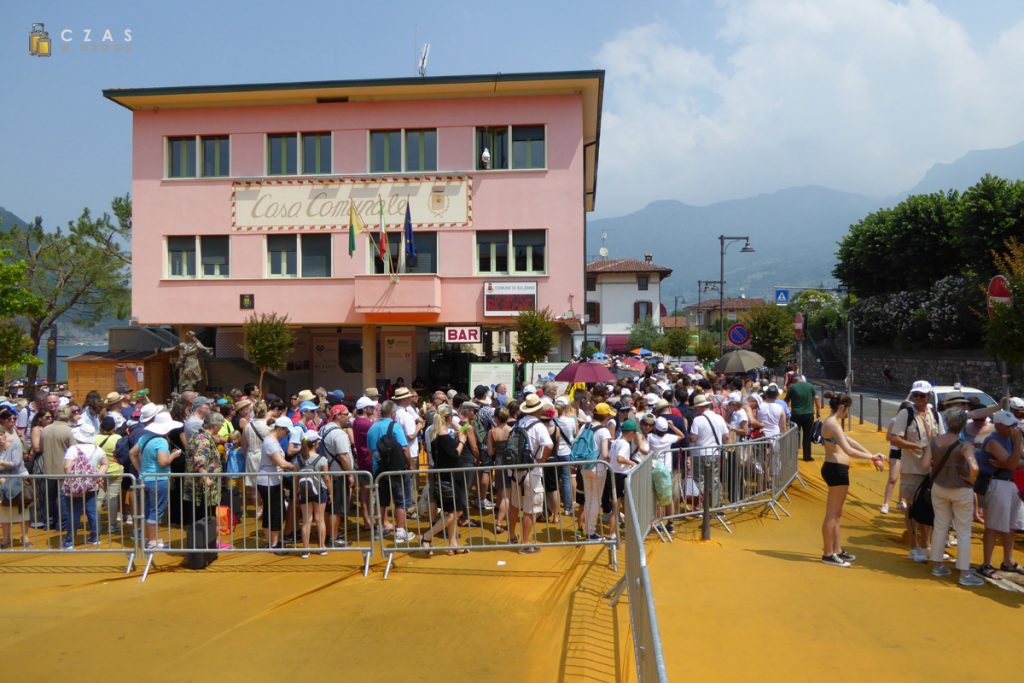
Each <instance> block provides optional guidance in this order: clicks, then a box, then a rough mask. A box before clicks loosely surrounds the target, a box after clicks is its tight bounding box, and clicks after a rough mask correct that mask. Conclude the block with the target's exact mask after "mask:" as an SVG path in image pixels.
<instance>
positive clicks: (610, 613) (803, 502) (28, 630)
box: [0, 425, 1024, 683]
mask: <svg viewBox="0 0 1024 683" xmlns="http://www.w3.org/2000/svg"><path fill="white" fill-rule="evenodd" d="M856 434H857V438H858V439H860V440H861V442H862V443H864V444H865V445H866V446H867V447H869V448H871V449H873V450H881V449H882V447H883V444H882V441H881V439H880V438H879V437H878V436H877V435H876V434H875V432H874V428H873V427H871V428H870V429H868V428H867V425H865V427H864V428H858V430H857V431H856ZM815 455H816V461H815V462H814V463H801V464H800V472H801V476H802V477H803V479H804V481H806V482H807V485H808V488H807V489H806V490H804V489H802V488H801V487H800V485H799V484H798V483H797V484H794V486H793V487H792V488H791V489H790V496H791V498H792V503H791V504H786V507H787V509H788V510H789V511H790V513H792V517H784V518H783V520H782V521H777V520H776V519H775V518H774V516H772V515H770V514H769V515H766V516H762V515H760V514H759V512H760V511H749V512H744V513H740V514H737V515H732V516H730V518H729V519H730V522H731V523H732V526H733V531H734V533H733V534H732V535H730V534H728V533H726V532H725V530H724V529H722V528H721V527H720V526H718V525H715V526H714V528H713V540H712V541H711V542H709V543H701V542H699V541H698V540H697V539H698V538H699V523H698V522H697V521H689V522H687V523H685V524H683V525H680V529H679V531H678V533H677V538H676V542H675V543H673V544H671V545H665V544H662V543H661V542H660V541H658V540H657V539H656V538H655V537H654V536H653V535H652V536H651V540H648V542H647V550H648V554H649V565H650V568H651V573H652V577H653V582H654V596H655V600H656V604H657V611H658V617H659V621H660V626H661V634H662V642H663V646H664V650H665V653H666V659H667V664H668V672H669V677H670V680H672V681H677V682H679V681H700V680H720V681H750V680H767V681H803V680H816V681H821V680H842V681H872V682H876V681H877V682H881V681H901V682H905V681H925V680H929V681H947V680H957V681H971V680H979V681H982V680H994V679H996V678H997V671H996V669H997V667H999V666H1005V665H1006V664H1007V663H1008V662H1011V661H1012V652H1014V651H1015V650H1013V649H1012V646H1009V645H1008V643H1010V642H1011V641H1009V640H1003V639H1005V638H1006V637H1008V635H1009V634H1011V633H1015V632H1018V631H1019V628H1020V625H1021V623H1022V621H1021V618H1022V616H1024V615H1022V613H1021V611H1020V607H1021V605H1022V603H1024V600H1022V598H1024V594H1019V593H1009V592H1004V591H1002V590H1000V589H998V588H996V587H993V586H988V585H986V586H985V587H984V588H980V589H962V588H959V587H958V586H957V585H956V584H955V580H954V579H955V575H954V577H947V578H945V579H935V578H932V577H931V575H930V574H929V572H928V568H927V566H926V565H921V564H916V563H913V562H911V561H909V560H907V559H906V557H905V556H906V552H905V550H904V549H903V547H902V545H901V544H900V540H901V534H902V521H901V517H900V515H899V514H898V513H890V514H889V515H888V516H882V515H881V514H880V513H879V512H878V505H879V504H880V498H881V491H882V487H883V486H884V484H885V476H886V475H885V474H883V473H877V472H874V471H873V470H872V469H870V468H868V467H863V466H862V467H857V468H854V470H853V471H852V473H851V478H852V480H853V485H852V486H851V495H850V499H849V500H848V502H847V506H846V514H845V515H844V518H843V524H844V535H843V538H844V542H845V545H846V547H847V548H848V549H849V550H850V551H851V552H853V553H854V554H856V555H857V556H858V560H857V562H856V563H855V566H854V567H853V568H851V569H842V568H836V567H828V566H825V565H823V564H821V563H819V562H818V559H819V558H820V555H821V534H820V525H821V518H822V513H823V509H824V491H825V488H824V485H823V484H822V482H821V478H820V476H819V474H818V469H819V468H820V465H821V451H820V447H816V448H815ZM784 504H785V501H784ZM979 537H980V533H978V534H976V538H979ZM980 552H981V550H980V547H979V546H978V544H977V543H975V548H974V555H973V558H974V561H975V563H976V562H977V561H978V559H979V558H980ZM158 557H160V558H161V561H160V565H159V568H158V569H157V570H156V571H154V573H153V574H151V576H150V578H149V580H148V581H147V582H146V583H141V582H140V581H139V573H138V572H136V573H133V574H129V575H124V574H119V571H121V570H123V565H119V563H120V561H121V557H120V556H117V555H111V556H107V557H100V558H99V559H97V557H96V556H92V557H86V556H84V555H82V554H76V553H70V554H60V555H27V556H10V555H7V556H2V555H0V581H2V582H3V586H4V591H3V597H2V598H0V600H2V605H3V617H4V618H3V619H2V621H0V638H2V641H3V642H4V644H5V647H4V656H3V665H2V666H3V670H4V679H5V680H12V681H13V680H31V681H36V680H39V681H43V680H53V679H56V678H57V677H58V676H60V677H62V678H70V679H71V680H76V681H92V680H104V681H109V680H112V676H117V675H124V674H126V673H129V672H130V675H132V676H133V677H139V678H141V679H145V680H160V681H163V680H175V681H249V682H252V681H278V680H287V679H294V680H299V679H300V678H302V679H306V680H310V679H309V677H310V676H314V678H313V679H312V680H322V681H333V680H344V679H347V678H350V677H356V678H354V680H365V681H377V680H393V681H474V682H477V681H488V682H494V681H516V682H517V683H532V682H533V681H540V682H544V681H620V680H635V668H634V662H633V652H632V643H631V641H630V638H629V617H628V609H627V604H626V603H627V599H626V598H625V597H623V599H622V601H620V603H619V605H618V606H617V607H616V608H611V607H609V605H608V601H607V600H605V599H604V598H603V594H604V593H605V592H606V591H607V590H608V589H609V588H610V587H611V586H612V584H613V583H614V582H615V580H616V578H617V577H618V575H616V574H615V573H614V572H613V571H612V570H611V569H610V568H609V567H608V562H607V558H608V555H607V553H606V552H604V551H601V550H598V549H594V548H588V549H553V548H547V549H544V551H543V552H541V553H539V554H537V555H533V556H521V555H518V554H516V553H514V552H510V551H487V552H484V551H479V552H473V553H470V554H469V555H462V556H456V557H446V556H444V554H443V552H439V553H437V554H436V555H435V557H433V558H430V559H427V558H424V557H419V556H415V555H414V556H399V559H398V560H397V566H396V567H395V569H393V570H392V573H391V576H390V578H388V579H387V580H384V579H383V571H382V570H383V563H382V561H381V560H380V558H379V557H376V558H374V564H373V567H372V569H371V572H370V575H369V576H368V577H363V576H361V574H360V572H359V567H358V564H359V563H358V556H349V555H346V556H344V557H336V556H335V557H326V558H324V557H317V556H313V557H312V558H310V559H308V560H301V559H299V558H298V557H294V556H289V557H275V556H271V555H265V554H260V555H245V556H243V555H222V557H221V559H219V560H218V561H217V562H216V563H215V564H213V565H212V566H211V567H210V568H209V569H207V570H206V571H201V572H190V571H187V570H184V569H181V568H178V567H177V564H178V563H179V561H180V560H178V559H177V558H170V557H167V556H158ZM620 566H624V562H620ZM1001 640H1003V642H1004V643H1007V645H999V644H998V643H999V642H1000V641H1001ZM1007 647H1011V649H1009V650H1008V649H1006V648H1007Z"/></svg>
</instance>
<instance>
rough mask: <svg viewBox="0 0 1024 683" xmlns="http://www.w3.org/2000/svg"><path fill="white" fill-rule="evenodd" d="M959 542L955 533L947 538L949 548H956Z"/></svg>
mask: <svg viewBox="0 0 1024 683" xmlns="http://www.w3.org/2000/svg"><path fill="white" fill-rule="evenodd" d="M957 543H958V541H957V540H956V536H954V535H953V534H950V535H949V537H948V538H946V547H947V548H955V547H956V544H957Z"/></svg>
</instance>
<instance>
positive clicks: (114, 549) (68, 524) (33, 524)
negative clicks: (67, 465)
mask: <svg viewBox="0 0 1024 683" xmlns="http://www.w3.org/2000/svg"><path fill="white" fill-rule="evenodd" d="M134 488H135V478H134V477H132V476H131V475H120V474H116V475H115V474H107V475H92V474H25V475H20V476H19V475H14V476H6V477H0V528H2V530H3V531H2V537H0V541H2V543H0V556H4V555H12V554H29V553H59V552H75V553H78V554H83V553H84V554H89V555H96V554H114V555H125V556H126V557H127V567H126V569H125V572H126V573H127V572H130V571H131V570H132V567H133V565H134V562H135V558H136V556H137V553H138V548H137V544H136V543H135V539H134V536H133V534H132V532H131V530H132V528H133V524H134V522H135V521H136V518H137V514H136V512H135V510H136V505H137V501H136V500H134V497H133V496H132V495H131V492H132V491H133V490H134ZM122 508H124V509H123V510H122Z"/></svg>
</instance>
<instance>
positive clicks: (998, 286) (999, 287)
mask: <svg viewBox="0 0 1024 683" xmlns="http://www.w3.org/2000/svg"><path fill="white" fill-rule="evenodd" d="M994 304H1001V305H1003V306H1013V293H1012V292H1011V291H1010V281H1009V280H1007V279H1006V276H1005V275H996V276H995V277H994V278H992V280H991V281H990V282H989V283H988V317H989V320H991V319H992V316H993V314H994V313H995V310H994V309H993V305H994Z"/></svg>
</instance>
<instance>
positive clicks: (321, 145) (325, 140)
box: [301, 133, 331, 175]
mask: <svg viewBox="0 0 1024 683" xmlns="http://www.w3.org/2000/svg"><path fill="white" fill-rule="evenodd" d="M301 138H302V172H303V173H304V174H306V175H316V174H319V173H330V172H331V134H330V133H302V135H301Z"/></svg>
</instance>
